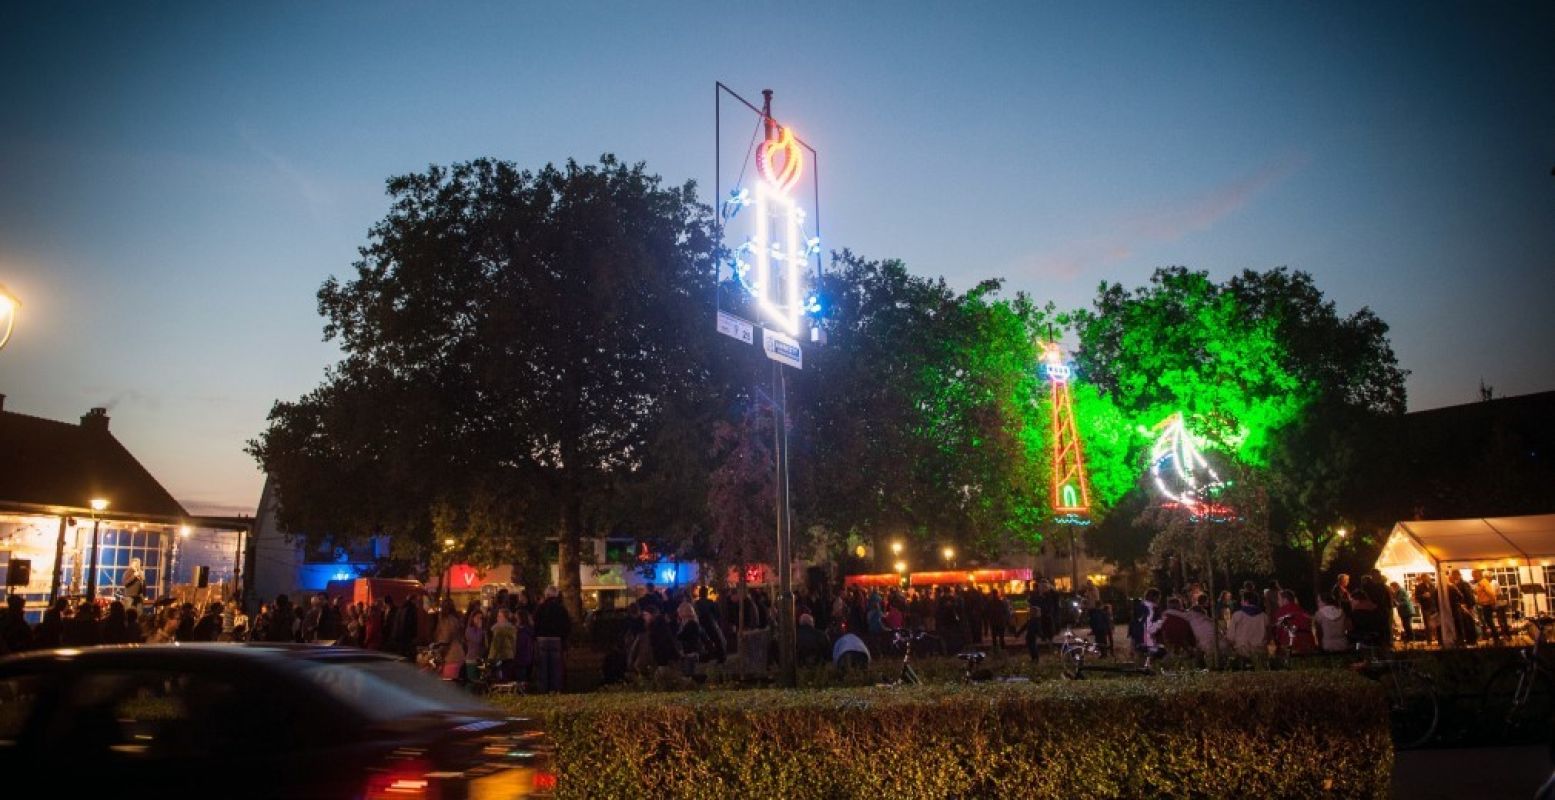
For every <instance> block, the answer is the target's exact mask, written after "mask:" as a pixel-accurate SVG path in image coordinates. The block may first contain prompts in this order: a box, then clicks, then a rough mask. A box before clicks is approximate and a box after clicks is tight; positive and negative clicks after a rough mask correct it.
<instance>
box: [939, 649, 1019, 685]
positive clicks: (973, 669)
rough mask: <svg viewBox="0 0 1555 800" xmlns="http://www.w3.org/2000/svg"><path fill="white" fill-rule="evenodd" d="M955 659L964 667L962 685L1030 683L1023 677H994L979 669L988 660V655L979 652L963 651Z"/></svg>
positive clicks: (988, 672) (987, 671)
mask: <svg viewBox="0 0 1555 800" xmlns="http://www.w3.org/2000/svg"><path fill="white" fill-rule="evenodd" d="M956 658H959V659H961V662H962V663H963V664H965V665H966V667H965V669H964V670H963V671H962V673H961V681H962V682H963V683H1030V682H1031V679H1030V678H1028V677H1026V676H1025V675H995V674H993V671H992V670H986V669H981V668H980V667H981V666H982V664H983V661H985V660H986V659H987V658H988V654H987V653H985V652H983V651H981V650H963V651H961V652H959V653H957V654H956Z"/></svg>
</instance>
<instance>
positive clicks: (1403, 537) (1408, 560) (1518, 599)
mask: <svg viewBox="0 0 1555 800" xmlns="http://www.w3.org/2000/svg"><path fill="white" fill-rule="evenodd" d="M1377 569H1378V571H1380V572H1381V573H1382V574H1383V576H1384V577H1386V578H1387V579H1388V580H1390V581H1398V582H1399V585H1401V586H1409V585H1411V584H1412V583H1413V581H1414V578H1415V576H1417V575H1419V574H1421V573H1429V574H1431V575H1434V576H1435V577H1436V582H1437V585H1438V586H1442V584H1443V580H1444V579H1445V577H1447V576H1448V575H1452V576H1453V577H1454V578H1456V577H1457V574H1456V573H1467V572H1468V571H1469V570H1474V569H1481V570H1486V571H1488V572H1490V573H1491V575H1492V576H1493V577H1494V578H1495V579H1496V583H1497V584H1498V585H1499V587H1500V591H1501V593H1502V594H1503V595H1504V596H1505V597H1506V598H1507V599H1508V600H1510V601H1511V604H1512V606H1513V607H1514V608H1518V607H1520V608H1521V609H1522V611H1523V613H1524V614H1525V615H1532V614H1536V613H1541V612H1548V611H1549V610H1550V606H1549V599H1550V595H1549V594H1548V593H1547V592H1548V591H1549V590H1550V589H1551V588H1555V514H1538V515H1534V516H1527V517H1487V518H1483V519H1445V520H1412V521H1409V522H1399V523H1397V524H1396V525H1394V526H1393V532H1392V533H1391V534H1389V536H1388V541H1387V543H1386V544H1384V545H1383V546H1382V553H1381V554H1380V555H1379V556H1378V557H1377ZM1454 571H1456V573H1455V572H1454ZM1528 584H1537V585H1539V586H1542V587H1545V590H1546V593H1544V594H1536V593H1525V592H1522V591H1521V590H1520V587H1522V586H1525V585H1528ZM1437 595H1438V600H1439V603H1440V606H1441V610H1440V614H1441V621H1442V635H1443V638H1444V641H1445V642H1446V643H1448V644H1451V643H1452V642H1453V641H1454V640H1455V638H1456V636H1455V635H1454V631H1453V630H1452V615H1451V614H1450V613H1449V609H1448V603H1447V592H1445V591H1441V592H1438V593H1437Z"/></svg>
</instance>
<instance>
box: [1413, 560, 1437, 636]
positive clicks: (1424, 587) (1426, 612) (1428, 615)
mask: <svg viewBox="0 0 1555 800" xmlns="http://www.w3.org/2000/svg"><path fill="white" fill-rule="evenodd" d="M1414 598H1415V607H1416V608H1418V609H1420V619H1421V621H1423V622H1424V623H1425V625H1424V627H1425V643H1426V644H1431V643H1432V642H1435V643H1436V644H1441V643H1442V620H1441V606H1440V605H1439V602H1440V598H1439V597H1438V596H1437V594H1436V584H1435V583H1434V582H1432V580H1431V576H1430V575H1427V574H1425V573H1421V574H1420V576H1419V577H1418V578H1416V579H1415V590H1414Z"/></svg>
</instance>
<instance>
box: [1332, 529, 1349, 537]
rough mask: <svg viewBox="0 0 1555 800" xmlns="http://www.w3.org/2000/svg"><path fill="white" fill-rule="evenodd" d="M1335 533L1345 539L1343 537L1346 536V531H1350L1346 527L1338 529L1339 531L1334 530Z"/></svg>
mask: <svg viewBox="0 0 1555 800" xmlns="http://www.w3.org/2000/svg"><path fill="white" fill-rule="evenodd" d="M1334 533H1335V535H1337V536H1338V537H1339V538H1341V539H1343V538H1344V535H1345V534H1346V533H1348V531H1346V530H1345V529H1344V528H1340V529H1339V530H1337V531H1335V532H1334Z"/></svg>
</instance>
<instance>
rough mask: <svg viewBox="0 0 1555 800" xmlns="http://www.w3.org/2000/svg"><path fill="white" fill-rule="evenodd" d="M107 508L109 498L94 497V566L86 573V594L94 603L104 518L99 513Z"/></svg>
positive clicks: (95, 600)
mask: <svg viewBox="0 0 1555 800" xmlns="http://www.w3.org/2000/svg"><path fill="white" fill-rule="evenodd" d="M107 508H108V501H107V500H104V499H103V498H101V497H94V498H92V566H91V568H90V569H89V570H88V571H87V573H86V596H87V599H88V600H89V601H91V602H93V603H95V602H97V531H98V528H99V527H101V525H102V519H101V518H100V517H98V516H97V515H98V514H100V513H102V512H103V511H104V510H106V509H107Z"/></svg>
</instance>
